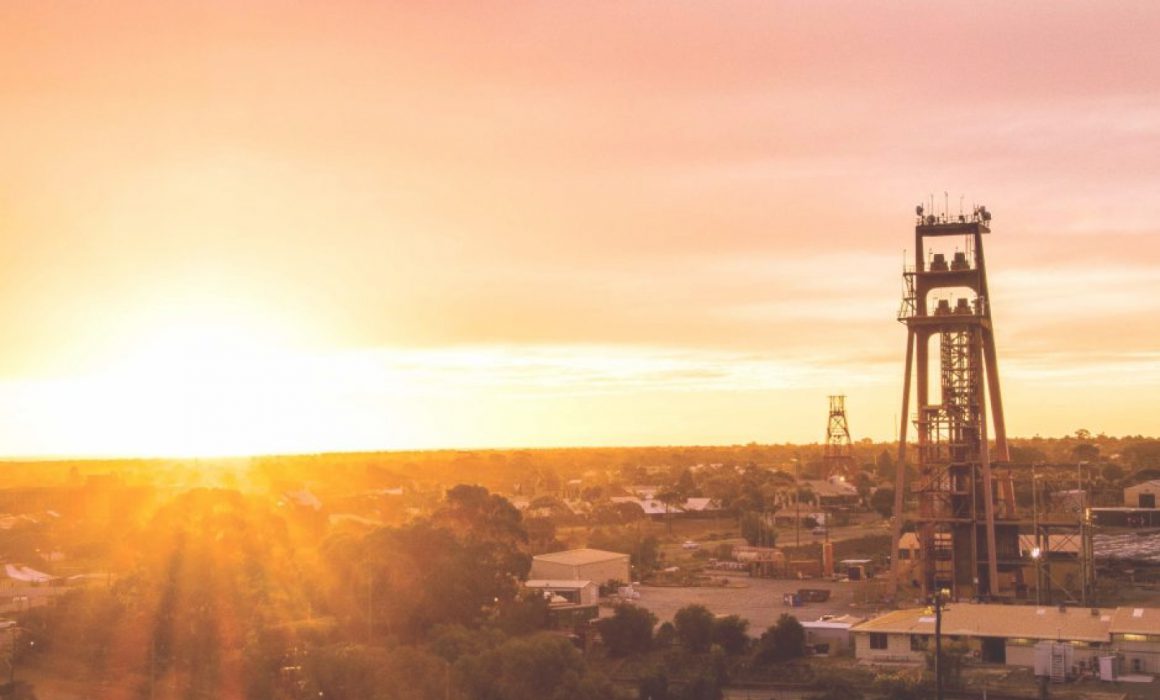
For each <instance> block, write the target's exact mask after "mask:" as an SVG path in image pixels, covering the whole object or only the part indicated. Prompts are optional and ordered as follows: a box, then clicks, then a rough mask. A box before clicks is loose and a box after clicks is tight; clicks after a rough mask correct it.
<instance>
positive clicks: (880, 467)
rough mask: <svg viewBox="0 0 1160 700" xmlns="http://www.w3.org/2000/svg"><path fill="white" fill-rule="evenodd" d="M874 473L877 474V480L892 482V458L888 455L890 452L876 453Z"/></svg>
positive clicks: (893, 472)
mask: <svg viewBox="0 0 1160 700" xmlns="http://www.w3.org/2000/svg"><path fill="white" fill-rule="evenodd" d="M874 471H875V472H877V473H878V478H879V479H886V480H888V481H894V478H895V470H894V457H893V456H892V455H891V454H890V450H882V452H880V453H878V458H877V459H876V460H874Z"/></svg>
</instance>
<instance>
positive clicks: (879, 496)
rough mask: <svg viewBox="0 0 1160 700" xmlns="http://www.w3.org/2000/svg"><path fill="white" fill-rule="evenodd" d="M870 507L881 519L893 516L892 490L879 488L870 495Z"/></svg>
mask: <svg viewBox="0 0 1160 700" xmlns="http://www.w3.org/2000/svg"><path fill="white" fill-rule="evenodd" d="M870 507H871V508H873V509H874V511H875V512H877V513H878V514H879V515H881V516H882V517H883V518H889V517H890V516H891V515H894V489H893V488H892V487H889V486H879V487H878V490H876V491H875V492H874V493H872V494H870Z"/></svg>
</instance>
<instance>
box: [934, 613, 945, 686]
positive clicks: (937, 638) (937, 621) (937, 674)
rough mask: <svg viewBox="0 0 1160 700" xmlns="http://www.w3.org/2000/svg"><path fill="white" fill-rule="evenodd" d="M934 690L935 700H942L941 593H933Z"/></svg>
mask: <svg viewBox="0 0 1160 700" xmlns="http://www.w3.org/2000/svg"><path fill="white" fill-rule="evenodd" d="M934 688H935V698H936V700H943V679H942V591H935V593H934Z"/></svg>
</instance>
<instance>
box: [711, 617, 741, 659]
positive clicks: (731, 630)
mask: <svg viewBox="0 0 1160 700" xmlns="http://www.w3.org/2000/svg"><path fill="white" fill-rule="evenodd" d="M748 629H749V621H748V620H743V619H742V618H741V617H740V616H738V615H729V616H728V617H721V618H717V619H716V620H714V622H713V643H714V644H720V645H721V648H722V649H724V650H725V653H727V654H731V655H734V656H736V655H738V654H744V653H745V650H746V648H748V646H749V636H748V635H747V634H746V633H745V632H746V630H748Z"/></svg>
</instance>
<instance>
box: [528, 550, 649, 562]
mask: <svg viewBox="0 0 1160 700" xmlns="http://www.w3.org/2000/svg"><path fill="white" fill-rule="evenodd" d="M627 558H628V555H627V554H621V553H620V552H606V551H604V550H602V549H588V548H583V549H569V550H567V551H565V552H552V553H550V554H538V555H536V556H534V557H532V559H534V560H536V561H546V562H551V563H553V564H567V565H568V566H581V565H583V564H595V563H597V562H602V561H612V560H614V559H627Z"/></svg>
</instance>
